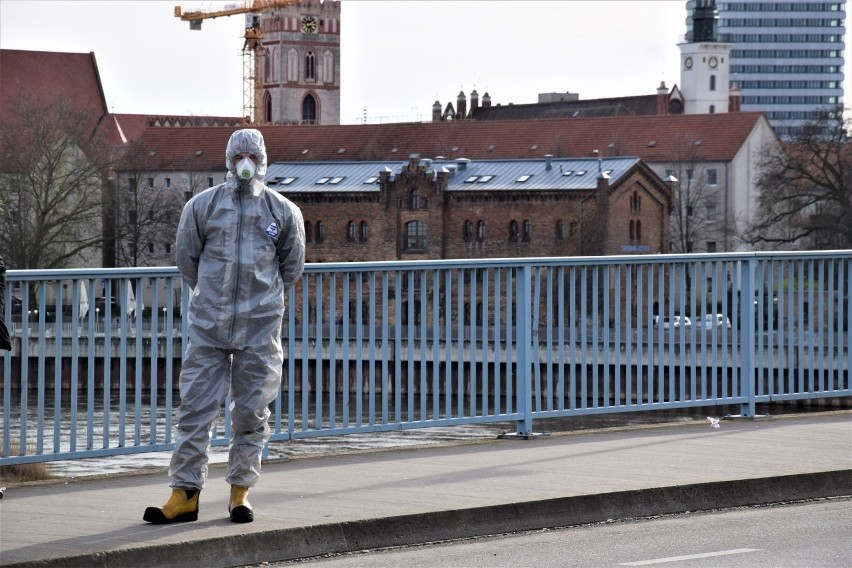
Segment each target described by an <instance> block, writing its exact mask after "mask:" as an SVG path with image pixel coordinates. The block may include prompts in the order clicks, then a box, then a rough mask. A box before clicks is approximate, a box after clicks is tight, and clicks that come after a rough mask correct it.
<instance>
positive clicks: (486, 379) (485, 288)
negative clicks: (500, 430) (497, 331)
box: [480, 268, 493, 416]
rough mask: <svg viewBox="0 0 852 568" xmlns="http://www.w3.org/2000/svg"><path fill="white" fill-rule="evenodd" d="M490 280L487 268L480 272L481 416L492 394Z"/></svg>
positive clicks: (485, 410)
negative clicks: (489, 334)
mask: <svg viewBox="0 0 852 568" xmlns="http://www.w3.org/2000/svg"><path fill="white" fill-rule="evenodd" d="M490 283H491V278H490V273H489V271H488V269H487V268H484V269H483V270H482V294H481V296H482V361H481V362H480V365H481V367H480V368H481V369H482V393H481V396H482V401H481V403H480V404H481V406H482V415H483V416H488V415H489V414H490V409H489V399H488V393H492V392H493V390H492V385H491V382H490V379H491V374H490V373H489V372H488V364H489V363H488V362H489V359H490V354H491V339H490V338H489V336H488V322H489V321H490V319H491V310H489V309H488V308H489V305H490V304H491V301H492V297H491V294H490V293H489V288H490Z"/></svg>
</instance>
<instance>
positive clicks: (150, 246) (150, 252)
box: [148, 243, 154, 254]
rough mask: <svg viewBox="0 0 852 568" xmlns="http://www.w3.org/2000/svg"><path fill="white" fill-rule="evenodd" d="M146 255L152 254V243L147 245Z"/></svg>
mask: <svg viewBox="0 0 852 568" xmlns="http://www.w3.org/2000/svg"><path fill="white" fill-rule="evenodd" d="M148 254H154V243H148Z"/></svg>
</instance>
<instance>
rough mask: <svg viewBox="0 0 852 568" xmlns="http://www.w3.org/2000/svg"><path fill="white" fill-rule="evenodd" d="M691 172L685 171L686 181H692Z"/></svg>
mask: <svg viewBox="0 0 852 568" xmlns="http://www.w3.org/2000/svg"><path fill="white" fill-rule="evenodd" d="M692 173H693V172H692V170H686V179H688V180H689V181H692Z"/></svg>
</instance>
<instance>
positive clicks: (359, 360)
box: [355, 271, 369, 426]
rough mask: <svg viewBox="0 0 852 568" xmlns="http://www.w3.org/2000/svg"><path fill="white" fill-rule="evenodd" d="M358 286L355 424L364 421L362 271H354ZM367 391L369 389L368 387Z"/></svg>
mask: <svg viewBox="0 0 852 568" xmlns="http://www.w3.org/2000/svg"><path fill="white" fill-rule="evenodd" d="M356 274H357V279H356V282H357V284H358V287H357V288H356V289H355V306H356V311H355V330H356V331H355V336H356V344H355V363H356V365H357V371H356V377H355V378H356V386H355V391H356V392H355V395H356V396H355V425H356V426H361V425H362V424H363V423H364V396H365V393H364V310H363V307H364V273H363V272H361V271H359V272H357V273H356ZM368 392H369V389H368Z"/></svg>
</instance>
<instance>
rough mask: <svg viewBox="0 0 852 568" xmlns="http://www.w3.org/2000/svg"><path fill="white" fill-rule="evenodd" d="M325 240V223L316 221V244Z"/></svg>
mask: <svg viewBox="0 0 852 568" xmlns="http://www.w3.org/2000/svg"><path fill="white" fill-rule="evenodd" d="M324 240H325V223H323V222H322V221H317V242H318V243H321V242H323V241H324Z"/></svg>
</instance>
